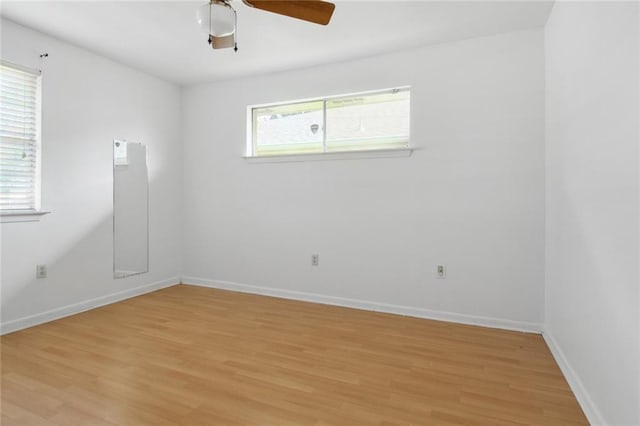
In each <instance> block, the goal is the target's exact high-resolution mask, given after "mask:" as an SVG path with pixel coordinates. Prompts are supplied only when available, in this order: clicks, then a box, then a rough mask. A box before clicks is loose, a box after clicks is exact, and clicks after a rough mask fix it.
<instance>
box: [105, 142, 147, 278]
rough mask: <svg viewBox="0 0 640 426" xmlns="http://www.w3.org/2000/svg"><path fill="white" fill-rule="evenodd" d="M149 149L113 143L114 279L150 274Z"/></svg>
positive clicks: (132, 144)
mask: <svg viewBox="0 0 640 426" xmlns="http://www.w3.org/2000/svg"><path fill="white" fill-rule="evenodd" d="M148 193H149V184H148V178H147V148H146V146H144V145H142V144H140V143H133V142H127V141H124V140H114V141H113V276H114V278H124V277H128V276H130V275H136V274H142V273H144V272H149V221H148V218H149V213H148V208H149V196H148Z"/></svg>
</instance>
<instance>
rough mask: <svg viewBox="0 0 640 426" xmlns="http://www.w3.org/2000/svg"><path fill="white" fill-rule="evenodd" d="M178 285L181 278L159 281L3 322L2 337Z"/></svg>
mask: <svg viewBox="0 0 640 426" xmlns="http://www.w3.org/2000/svg"><path fill="white" fill-rule="evenodd" d="M177 284H180V278H179V277H172V278H168V279H166V280H162V281H157V282H155V283H151V284H145V285H142V286H140V287H135V288H131V289H128V290H123V291H119V292H117V293H112V294H108V295H106V296H101V297H96V298H95V299H89V300H85V301H83V302H78V303H74V304H71V305H67V306H63V307H61V308H56V309H52V310H50V311H46V312H42V313H39V314H35V315H29V316H27V317H23V318H18V319H16V320H12V321H7V322H3V323H1V324H0V335H2V334H7V333H13V332H14V331H18V330H22V329H25V328H29V327H33V326H36V325H39V324H44V323H46V322H49V321H54V320H57V319H60V318H64V317H67V316H69V315H75V314H79V313H80V312H84V311H88V310H91V309H95V308H99V307H101V306H105V305H109V304H111V303H115V302H120V301H122V300H125V299H130V298H132V297H136V296H140V295H142V294H146V293H151V292H152V291H156V290H160V289H163V288H166V287H171V286H174V285H177Z"/></svg>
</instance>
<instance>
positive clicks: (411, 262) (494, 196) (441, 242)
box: [183, 29, 544, 329]
mask: <svg viewBox="0 0 640 426" xmlns="http://www.w3.org/2000/svg"><path fill="white" fill-rule="evenodd" d="M543 45H544V43H543V32H542V30H541V29H538V30H530V31H523V32H516V33H509V34H504V35H497V36H492V37H486V38H480V39H473V40H469V41H463V42H456V43H450V44H444V45H439V46H433V47H425V48H421V49H417V50H410V51H404V52H400V53H394V54H388V55H385V56H379V57H372V58H369V59H365V60H357V61H352V62H347V63H340V64H333V65H327V66H322V67H316V68H312V69H304V70H298V71H291V72H286V73H279V74H270V75H264V76H259V77H252V78H245V79H238V80H230V81H221V82H218V83H214V84H206V85H199V86H195V87H191V88H188V89H186V90H185V92H184V97H183V114H184V115H183V135H184V141H185V148H184V149H185V151H184V161H185V163H184V164H185V195H184V197H185V198H184V199H185V204H184V214H185V232H184V250H183V253H184V260H183V263H184V266H183V268H184V269H183V281H184V282H192V283H201V284H211V285H221V284H224V285H228V286H231V287H232V288H240V287H237V286H236V285H235V284H247V285H253V286H258V287H257V288H253V290H256V291H264V290H265V289H268V288H275V289H277V291H276V293H277V294H292V293H288V292H293V291H295V292H305V293H314V294H320V295H327V296H333V297H339V298H348V299H356V300H359V301H370V302H375V303H381V304H394V305H400V306H403V307H414V308H419V309H428V310H435V311H448V312H454V313H457V314H462V315H470V316H474V317H489V318H494V319H499V320H509V321H515V322H517V324H516V325H515V326H516V327H519V326H525V328H526V327H529V326H531V328H534V329H535V328H536V327H538V325H539V324H540V323H542V320H543V298H544V284H543V282H544V51H543ZM400 85H411V86H412V108H413V117H412V118H413V123H412V127H413V134H412V143H413V144H414V145H415V146H416V147H417V148H418V150H417V151H415V153H414V154H413V156H412V157H409V158H388V159H362V160H344V161H319V162H298V163H270V164H247V163H246V162H245V160H243V159H242V158H241V156H242V155H244V149H245V125H246V122H245V120H246V119H245V117H246V107H247V105H251V104H259V103H268V102H275V101H285V100H292V99H300V98H309V97H317V96H322V95H334V94H340V93H350V92H354V91H364V90H372V89H380V88H389V87H394V86H400ZM312 253H319V254H320V266H319V267H317V268H313V267H312V266H311V265H310V256H311V254H312ZM438 263H445V264H447V266H448V277H447V279H446V280H437V279H436V278H435V265H436V264H438ZM221 281H224V282H227V283H220V282H221ZM283 292H284V293H283ZM294 296H296V295H294ZM324 300H326V299H324ZM467 319H470V320H473V319H472V318H467ZM501 323H502V324H504V321H503V322H501Z"/></svg>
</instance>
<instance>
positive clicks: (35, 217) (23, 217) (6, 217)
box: [0, 211, 51, 223]
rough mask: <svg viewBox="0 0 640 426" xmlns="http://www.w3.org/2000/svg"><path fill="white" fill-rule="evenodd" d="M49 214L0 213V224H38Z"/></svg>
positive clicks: (25, 212)
mask: <svg viewBox="0 0 640 426" xmlns="http://www.w3.org/2000/svg"><path fill="white" fill-rule="evenodd" d="M49 213H51V212H43V211H15V212H11V211H3V212H0V223H15V222H39V221H40V219H41V218H42V216H44V215H45V214H49Z"/></svg>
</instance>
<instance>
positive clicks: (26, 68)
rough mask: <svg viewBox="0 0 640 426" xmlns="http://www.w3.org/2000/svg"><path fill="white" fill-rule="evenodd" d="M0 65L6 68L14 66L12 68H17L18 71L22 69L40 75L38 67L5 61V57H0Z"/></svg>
mask: <svg viewBox="0 0 640 426" xmlns="http://www.w3.org/2000/svg"><path fill="white" fill-rule="evenodd" d="M0 65H2V66H3V67H7V68H14V69H17V70H18V71H22V72H24V73H27V74H31V75H35V76H38V77H39V76H41V75H42V71H41V70H39V69H36V68H29V67H25V66H24V65H20V64H16V63H14V62H11V61H7V60H5V59H0Z"/></svg>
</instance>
